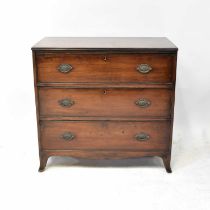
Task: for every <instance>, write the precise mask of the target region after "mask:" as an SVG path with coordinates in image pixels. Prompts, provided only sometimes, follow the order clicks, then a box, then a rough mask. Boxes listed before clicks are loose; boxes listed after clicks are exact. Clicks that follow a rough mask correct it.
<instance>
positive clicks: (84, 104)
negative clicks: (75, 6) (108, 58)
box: [39, 87, 172, 117]
mask: <svg viewBox="0 0 210 210" xmlns="http://www.w3.org/2000/svg"><path fill="white" fill-rule="evenodd" d="M171 93H172V92H171V89H121V88H119V89H118V88H116V89H109V88H108V89H70V88H49V87H42V88H40V89H39V99H40V100H39V101H40V115H41V116H52V117H53V116H83V117H86V116H91V117H104V116H106V117H153V116H154V117H170V111H171Z"/></svg>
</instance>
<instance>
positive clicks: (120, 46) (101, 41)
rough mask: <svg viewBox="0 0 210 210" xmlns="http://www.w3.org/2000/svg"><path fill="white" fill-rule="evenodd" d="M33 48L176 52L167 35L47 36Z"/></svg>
mask: <svg viewBox="0 0 210 210" xmlns="http://www.w3.org/2000/svg"><path fill="white" fill-rule="evenodd" d="M32 50H127V51H129V50H135V51H149V52H150V51H154V52H156V51H157V52H159V51H161V52H176V51H177V50H178V49H177V47H176V46H175V45H174V44H173V43H172V42H171V41H169V40H168V39H167V38H165V37H46V38H43V39H42V40H40V41H39V42H38V43H37V44H35V45H34V46H33V47H32Z"/></svg>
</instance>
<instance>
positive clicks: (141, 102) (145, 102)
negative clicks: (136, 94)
mask: <svg viewBox="0 0 210 210" xmlns="http://www.w3.org/2000/svg"><path fill="white" fill-rule="evenodd" d="M135 104H136V105H137V106H139V107H141V108H147V107H149V106H150V105H151V102H150V100H148V99H146V98H141V99H139V100H137V101H136V102H135Z"/></svg>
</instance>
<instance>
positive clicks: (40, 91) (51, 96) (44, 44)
mask: <svg viewBox="0 0 210 210" xmlns="http://www.w3.org/2000/svg"><path fill="white" fill-rule="evenodd" d="M32 52H33V67H34V85H35V95H36V110H37V125H38V141H39V155H40V168H39V171H43V170H44V169H45V166H46V163H47V160H48V158H49V157H50V156H71V157H78V158H96V159H100V158H103V159H109V158H110V159H114V158H137V157H143V156H159V157H161V158H162V159H163V163H164V166H165V168H166V171H167V172H171V168H170V159H171V145H172V129H173V115H174V111H173V110H174V99H175V80H176V60H177V47H176V46H175V45H174V44H172V43H171V42H170V41H169V40H168V39H167V38H70V37H69V38H67V37H66V38H56V37H50V38H44V39H42V40H41V41H40V42H38V43H37V44H36V45H34V46H33V47H32Z"/></svg>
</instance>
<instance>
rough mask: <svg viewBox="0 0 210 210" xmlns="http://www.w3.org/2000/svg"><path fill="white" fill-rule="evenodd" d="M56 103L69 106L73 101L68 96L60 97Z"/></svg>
mask: <svg viewBox="0 0 210 210" xmlns="http://www.w3.org/2000/svg"><path fill="white" fill-rule="evenodd" d="M58 103H59V104H60V105H61V106H62V107H71V106H73V105H74V101H73V100H71V99H68V98H65V99H62V100H60V101H58Z"/></svg>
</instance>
